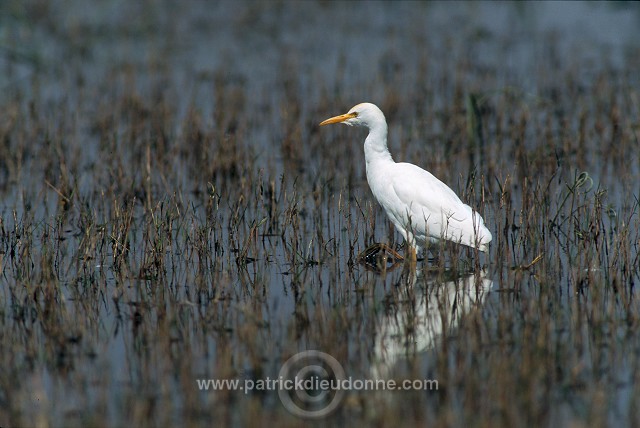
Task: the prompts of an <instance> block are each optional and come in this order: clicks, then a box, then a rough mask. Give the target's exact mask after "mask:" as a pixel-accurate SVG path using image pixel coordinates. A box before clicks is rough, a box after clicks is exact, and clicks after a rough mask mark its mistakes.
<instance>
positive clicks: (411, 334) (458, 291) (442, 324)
mask: <svg viewBox="0 0 640 428" xmlns="http://www.w3.org/2000/svg"><path fill="white" fill-rule="evenodd" d="M405 275H406V277H405V278H404V279H405V280H406V288H401V289H398V290H395V291H394V292H393V295H392V296H388V299H387V302H388V303H387V305H388V307H387V308H386V310H385V312H386V313H385V314H384V315H383V316H381V317H380V318H379V319H378V322H377V325H376V338H375V345H374V351H373V354H374V355H373V358H372V365H371V377H372V378H373V379H386V378H389V377H390V376H391V375H392V373H393V368H394V366H395V365H396V364H397V363H398V362H399V361H400V360H402V359H403V358H415V357H416V355H417V354H419V353H425V352H428V351H430V350H433V349H434V348H436V345H437V342H438V341H439V340H446V337H447V336H448V335H450V334H455V330H456V328H457V326H458V323H459V322H460V320H461V319H462V318H463V317H464V316H465V315H466V314H468V313H469V312H470V311H473V310H480V308H481V306H482V302H483V301H484V299H485V298H486V297H487V294H488V293H489V291H490V290H491V287H492V286H493V282H492V281H491V279H489V278H487V277H486V272H484V271H482V272H480V273H478V274H463V275H456V276H455V277H453V278H452V277H451V272H447V275H442V274H438V275H437V276H435V277H433V278H430V277H426V278H424V277H421V276H422V275H423V273H422V272H418V273H411V272H406V273H405ZM447 276H448V278H447ZM444 278H446V279H444ZM403 282H404V281H403Z"/></svg>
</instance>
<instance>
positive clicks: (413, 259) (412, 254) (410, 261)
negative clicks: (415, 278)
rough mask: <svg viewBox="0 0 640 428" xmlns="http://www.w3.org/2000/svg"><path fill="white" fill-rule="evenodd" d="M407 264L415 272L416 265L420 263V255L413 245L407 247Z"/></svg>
mask: <svg viewBox="0 0 640 428" xmlns="http://www.w3.org/2000/svg"><path fill="white" fill-rule="evenodd" d="M405 262H406V263H407V265H408V266H409V267H410V268H411V269H412V270H415V268H416V264H417V263H418V254H417V252H416V248H415V247H412V246H411V245H409V246H407V255H406V257H405Z"/></svg>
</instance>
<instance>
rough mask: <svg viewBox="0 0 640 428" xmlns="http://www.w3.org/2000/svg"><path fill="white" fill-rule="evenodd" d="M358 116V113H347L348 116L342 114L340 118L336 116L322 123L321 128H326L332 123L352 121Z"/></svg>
mask: <svg viewBox="0 0 640 428" xmlns="http://www.w3.org/2000/svg"><path fill="white" fill-rule="evenodd" d="M356 116H358V113H355V112H354V113H346V114H341V115H340V116H334V117H330V118H329V119H327V120H325V121H323V122H322V123H320V126H324V125H329V124H331V123H340V122H344V121H345V120H347V119H352V118H354V117H356Z"/></svg>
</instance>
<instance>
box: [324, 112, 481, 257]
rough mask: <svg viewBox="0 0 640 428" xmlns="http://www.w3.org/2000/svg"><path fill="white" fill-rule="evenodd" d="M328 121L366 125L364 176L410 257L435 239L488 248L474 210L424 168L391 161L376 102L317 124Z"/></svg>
mask: <svg viewBox="0 0 640 428" xmlns="http://www.w3.org/2000/svg"><path fill="white" fill-rule="evenodd" d="M330 123H344V124H346V125H349V126H354V125H355V126H364V127H366V128H369V135H367V138H366V139H365V140H364V156H365V160H366V164H367V166H366V168H367V181H368V182H369V187H370V188H371V191H372V192H373V196H375V198H376V199H377V200H378V203H379V204H380V205H382V208H384V210H385V211H386V213H387V215H388V216H389V218H390V219H391V222H392V223H393V224H394V225H395V227H396V228H397V229H398V230H399V231H400V233H402V236H403V237H404V239H405V240H406V241H407V243H408V244H409V257H410V260H411V261H414V262H415V259H416V251H417V250H419V248H420V247H419V245H428V244H429V243H435V242H438V241H439V240H441V239H444V240H448V241H453V242H456V243H460V244H463V245H467V246H469V247H473V248H477V249H479V250H480V251H484V252H486V251H488V249H489V242H491V232H489V229H487V228H486V226H485V225H484V221H483V220H482V217H480V215H479V214H478V213H477V212H475V211H473V210H472V209H471V207H470V206H469V205H466V204H465V203H463V202H462V201H461V200H460V198H459V197H458V195H456V194H455V192H454V191H453V190H451V189H450V188H449V187H448V186H447V185H446V184H444V183H443V182H442V181H440V180H438V179H437V178H436V177H435V176H433V175H432V174H431V173H430V172H428V171H425V170H424V169H422V168H420V167H418V166H416V165H413V164H410V163H404V162H400V163H396V162H395V161H394V160H393V158H392V157H391V154H390V153H389V149H388V147H387V121H386V120H385V117H384V114H383V113H382V111H381V110H380V109H379V108H378V106H376V105H375V104H371V103H362V104H358V105H356V106H354V107H353V108H351V110H349V112H348V113H346V114H342V115H340V116H335V117H332V118H330V119H327V120H325V121H324V122H322V123H320V125H321V126H322V125H328V124H330Z"/></svg>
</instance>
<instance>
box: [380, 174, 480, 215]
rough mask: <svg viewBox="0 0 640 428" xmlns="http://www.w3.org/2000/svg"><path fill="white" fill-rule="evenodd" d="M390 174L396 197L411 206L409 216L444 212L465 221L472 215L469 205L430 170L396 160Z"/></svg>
mask: <svg viewBox="0 0 640 428" xmlns="http://www.w3.org/2000/svg"><path fill="white" fill-rule="evenodd" d="M398 166H400V168H398V171H400V172H399V173H397V174H395V175H394V177H392V186H393V189H394V191H395V192H396V195H397V196H398V198H399V199H400V200H401V201H402V202H403V203H405V204H406V205H407V206H410V207H411V212H412V216H415V215H418V216H425V217H426V216H428V215H434V216H435V215H437V216H438V218H440V215H442V214H444V215H446V216H447V217H449V218H450V219H453V220H456V221H458V222H464V221H465V220H467V219H470V218H471V216H472V210H471V207H469V206H468V205H466V204H464V203H463V202H462V201H461V200H460V198H459V197H458V195H456V194H455V192H454V191H453V190H451V189H450V188H449V186H447V185H446V184H444V183H443V182H442V181H440V180H438V179H437V178H436V177H435V176H434V175H433V174H431V173H430V172H428V171H425V170H423V169H421V168H419V167H417V166H415V165H412V164H409V163H399V164H398Z"/></svg>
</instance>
